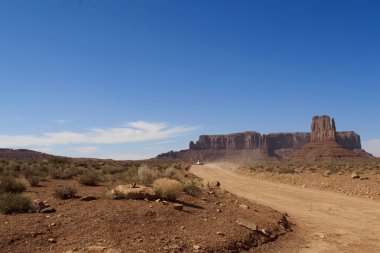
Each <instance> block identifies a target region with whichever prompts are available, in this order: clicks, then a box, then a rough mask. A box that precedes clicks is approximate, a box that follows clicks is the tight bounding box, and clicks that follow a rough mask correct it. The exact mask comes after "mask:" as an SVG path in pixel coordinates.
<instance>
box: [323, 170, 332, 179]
mask: <svg viewBox="0 0 380 253" xmlns="http://www.w3.org/2000/svg"><path fill="white" fill-rule="evenodd" d="M330 175H331V171H330V170H327V171H325V173H323V176H325V177H328V176H330Z"/></svg>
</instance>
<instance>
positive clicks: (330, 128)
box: [310, 115, 337, 143]
mask: <svg viewBox="0 0 380 253" xmlns="http://www.w3.org/2000/svg"><path fill="white" fill-rule="evenodd" d="M336 136H337V135H336V128H335V121H334V118H333V119H332V121H330V117H329V116H326V115H323V116H314V117H313V120H312V123H311V137H310V142H311V143H322V142H336V140H337V137H336Z"/></svg>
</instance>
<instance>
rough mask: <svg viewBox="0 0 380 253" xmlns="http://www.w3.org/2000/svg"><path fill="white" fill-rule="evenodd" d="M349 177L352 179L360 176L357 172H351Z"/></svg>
mask: <svg viewBox="0 0 380 253" xmlns="http://www.w3.org/2000/svg"><path fill="white" fill-rule="evenodd" d="M351 178H352V179H358V178H360V176H359V175H358V174H356V173H352V174H351Z"/></svg>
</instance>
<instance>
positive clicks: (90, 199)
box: [79, 195, 97, 201]
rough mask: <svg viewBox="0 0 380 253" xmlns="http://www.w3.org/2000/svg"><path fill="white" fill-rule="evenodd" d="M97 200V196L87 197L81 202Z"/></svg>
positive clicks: (81, 199) (82, 198)
mask: <svg viewBox="0 0 380 253" xmlns="http://www.w3.org/2000/svg"><path fill="white" fill-rule="evenodd" d="M96 199H97V197H95V196H92V195H87V196H83V197H81V198H80V199H79V200H80V201H93V200H96Z"/></svg>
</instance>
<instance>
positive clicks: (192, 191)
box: [182, 181, 201, 196]
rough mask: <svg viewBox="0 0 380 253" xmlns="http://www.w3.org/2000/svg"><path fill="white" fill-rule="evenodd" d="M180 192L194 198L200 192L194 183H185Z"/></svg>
mask: <svg viewBox="0 0 380 253" xmlns="http://www.w3.org/2000/svg"><path fill="white" fill-rule="evenodd" d="M182 190H183V192H184V193H186V194H188V195H190V196H196V195H198V194H199V193H200V192H201V188H200V187H199V186H198V185H197V183H195V182H194V181H186V182H185V183H184V184H183V186H182Z"/></svg>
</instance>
